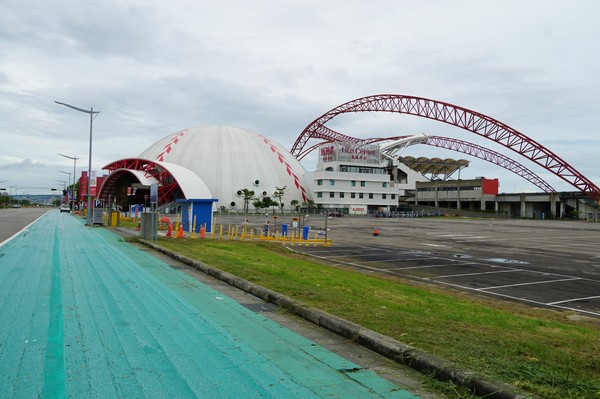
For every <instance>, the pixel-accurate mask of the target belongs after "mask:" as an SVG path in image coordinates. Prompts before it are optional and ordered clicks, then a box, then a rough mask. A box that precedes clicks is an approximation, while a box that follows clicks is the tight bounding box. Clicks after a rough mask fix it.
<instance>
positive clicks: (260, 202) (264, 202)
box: [252, 197, 277, 209]
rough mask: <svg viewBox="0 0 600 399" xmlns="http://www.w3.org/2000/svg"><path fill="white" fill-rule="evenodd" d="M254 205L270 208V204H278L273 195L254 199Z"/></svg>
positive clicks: (259, 207)
mask: <svg viewBox="0 0 600 399" xmlns="http://www.w3.org/2000/svg"><path fill="white" fill-rule="evenodd" d="M252 205H254V206H255V207H256V208H258V209H263V208H268V207H270V206H277V201H274V200H272V199H271V197H262V198H260V199H257V200H256V201H254V202H253V203H252Z"/></svg>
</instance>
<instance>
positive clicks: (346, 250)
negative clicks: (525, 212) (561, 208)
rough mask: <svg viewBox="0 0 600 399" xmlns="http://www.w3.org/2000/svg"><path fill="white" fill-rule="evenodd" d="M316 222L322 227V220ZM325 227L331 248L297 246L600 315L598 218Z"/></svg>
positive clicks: (348, 222) (356, 222)
mask: <svg viewBox="0 0 600 399" xmlns="http://www.w3.org/2000/svg"><path fill="white" fill-rule="evenodd" d="M311 224H313V228H314V229H319V228H320V229H323V228H324V226H325V223H324V218H319V217H315V218H313V220H311ZM327 228H328V233H327V234H328V238H331V239H332V240H333V243H334V244H333V246H331V247H310V246H309V247H296V250H299V251H301V252H305V253H309V254H311V255H314V256H318V257H320V258H323V259H325V260H327V261H329V262H335V263H336V264H339V265H345V266H347V267H353V268H360V269H362V270H366V271H369V270H370V271H373V272H379V273H386V274H392V275H398V276H403V277H408V278H412V279H419V280H421V281H426V282H430V283H434V284H438V285H444V286H451V287H453V288H456V289H460V290H465V291H476V292H479V293H483V294H486V295H490V296H493V297H497V298H499V299H500V298H503V299H507V300H517V301H520V302H523V303H528V304H531V305H535V306H544V307H550V308H555V309H562V310H571V311H576V312H578V313H580V314H585V315H588V316H592V317H599V318H600V224H599V223H587V222H579V221H535V220H533V221H532V220H495V219H477V220H475V219H462V218H415V219H409V218H399V219H375V218H351V217H342V218H329V219H328V220H327ZM375 228H377V229H378V232H379V236H374V235H373V230H374V229H375Z"/></svg>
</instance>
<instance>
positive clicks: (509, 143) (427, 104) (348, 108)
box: [290, 94, 600, 200]
mask: <svg viewBox="0 0 600 399" xmlns="http://www.w3.org/2000/svg"><path fill="white" fill-rule="evenodd" d="M370 111H376V112H393V113H401V114H408V115H414V116H419V117H423V118H428V119H432V120H437V121H440V122H444V123H447V124H449V125H452V126H456V127H459V128H461V129H464V130H467V131H470V132H472V133H475V134H477V135H479V136H482V137H485V138H487V139H489V140H492V141H494V142H496V143H498V144H500V145H502V146H504V147H506V148H509V149H510V150H512V151H515V152H516V153H517V154H520V155H522V156H523V157H525V158H527V159H529V160H530V161H532V162H534V163H536V164H537V165H539V166H541V167H542V168H544V169H546V170H547V171H549V172H551V173H553V174H554V175H556V176H558V177H559V178H561V179H562V180H564V181H566V182H567V183H569V184H571V185H572V186H573V187H575V188H577V189H578V190H579V191H581V192H582V193H585V194H587V195H589V196H591V197H592V198H593V199H595V200H598V199H600V188H598V186H596V185H595V184H594V183H593V182H592V181H591V180H589V179H587V178H586V177H585V176H583V175H582V174H581V173H580V172H578V171H577V170H576V169H575V168H574V167H572V166H571V165H569V164H568V163H567V162H566V161H564V160H563V159H561V158H560V157H559V156H558V155H556V154H554V153H553V152H552V151H550V150H549V149H547V148H546V147H544V146H543V145H541V144H540V143H538V142H536V141H535V140H533V139H531V138H529V137H527V136H526V135H524V134H523V133H521V132H519V131H517V130H516V129H513V128H511V127H510V126H508V125H505V124H504V123H502V122H500V121H498V120H496V119H494V118H491V117H489V116H486V115H484V114H481V113H479V112H476V111H472V110H469V109H467V108H463V107H459V106H457V105H453V104H450V103H445V102H441V101H436V100H431V99H427V98H422V97H414V96H406V95H399V94H379V95H373V96H367V97H361V98H358V99H355V100H352V101H348V102H347V103H344V104H342V105H339V106H337V107H335V108H333V109H332V110H330V111H328V112H326V113H325V114H323V115H322V116H320V117H319V118H317V119H315V120H314V121H313V122H312V123H311V124H309V125H308V126H307V127H306V128H305V129H304V130H303V131H302V133H301V134H300V136H298V139H296V142H295V143H294V145H293V146H292V149H291V151H290V152H291V153H292V154H293V155H295V156H296V157H298V156H299V155H301V154H303V149H304V147H305V146H306V144H307V142H308V140H310V139H311V138H317V139H319V138H320V139H324V140H326V141H335V140H336V138H335V137H330V136H328V133H331V132H332V131H331V130H330V129H327V128H326V127H325V126H324V125H325V124H326V123H327V122H328V121H330V120H331V119H333V118H334V117H336V116H338V115H340V114H345V113H350V112H370ZM338 135H339V133H338ZM342 136H344V135H342ZM344 137H348V136H344ZM340 139H341V137H340ZM352 139H353V140H352V141H350V142H355V141H358V142H362V141H363V140H360V139H356V138H352ZM305 154H306V153H304V155H305Z"/></svg>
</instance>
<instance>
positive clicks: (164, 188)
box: [98, 158, 179, 206]
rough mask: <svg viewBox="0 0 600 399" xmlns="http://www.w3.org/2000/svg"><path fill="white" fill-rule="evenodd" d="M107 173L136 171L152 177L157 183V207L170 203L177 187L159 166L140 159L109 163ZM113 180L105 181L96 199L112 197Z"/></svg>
mask: <svg viewBox="0 0 600 399" xmlns="http://www.w3.org/2000/svg"><path fill="white" fill-rule="evenodd" d="M102 169H105V170H108V172H109V173H111V174H112V173H113V172H115V171H117V170H136V171H140V172H143V173H144V175H145V176H146V177H153V178H154V179H156V181H157V182H158V205H159V206H160V205H162V204H165V203H168V202H170V201H171V200H172V199H173V198H172V197H173V194H174V192H175V190H176V189H177V188H178V187H179V185H178V184H177V181H175V179H173V177H172V176H171V174H170V173H169V172H168V171H167V170H165V168H164V167H162V166H160V165H159V164H157V163H155V162H152V161H149V160H145V159H140V158H129V159H122V160H120V161H115V162H112V163H109V164H108V165H106V166H105V167H104V168H102ZM115 183H116V180H115V179H109V180H108V181H106V182H105V183H104V184H103V185H102V187H101V188H100V191H99V193H98V198H101V199H105V200H106V199H108V196H109V194H111V195H114V184H115Z"/></svg>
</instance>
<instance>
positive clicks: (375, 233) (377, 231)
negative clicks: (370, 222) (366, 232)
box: [373, 227, 379, 236]
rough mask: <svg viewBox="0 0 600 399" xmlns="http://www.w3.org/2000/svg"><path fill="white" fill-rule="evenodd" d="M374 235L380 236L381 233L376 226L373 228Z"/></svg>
mask: <svg viewBox="0 0 600 399" xmlns="http://www.w3.org/2000/svg"><path fill="white" fill-rule="evenodd" d="M373 235H374V236H378V235H379V230H377V227H375V229H374V230H373Z"/></svg>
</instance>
